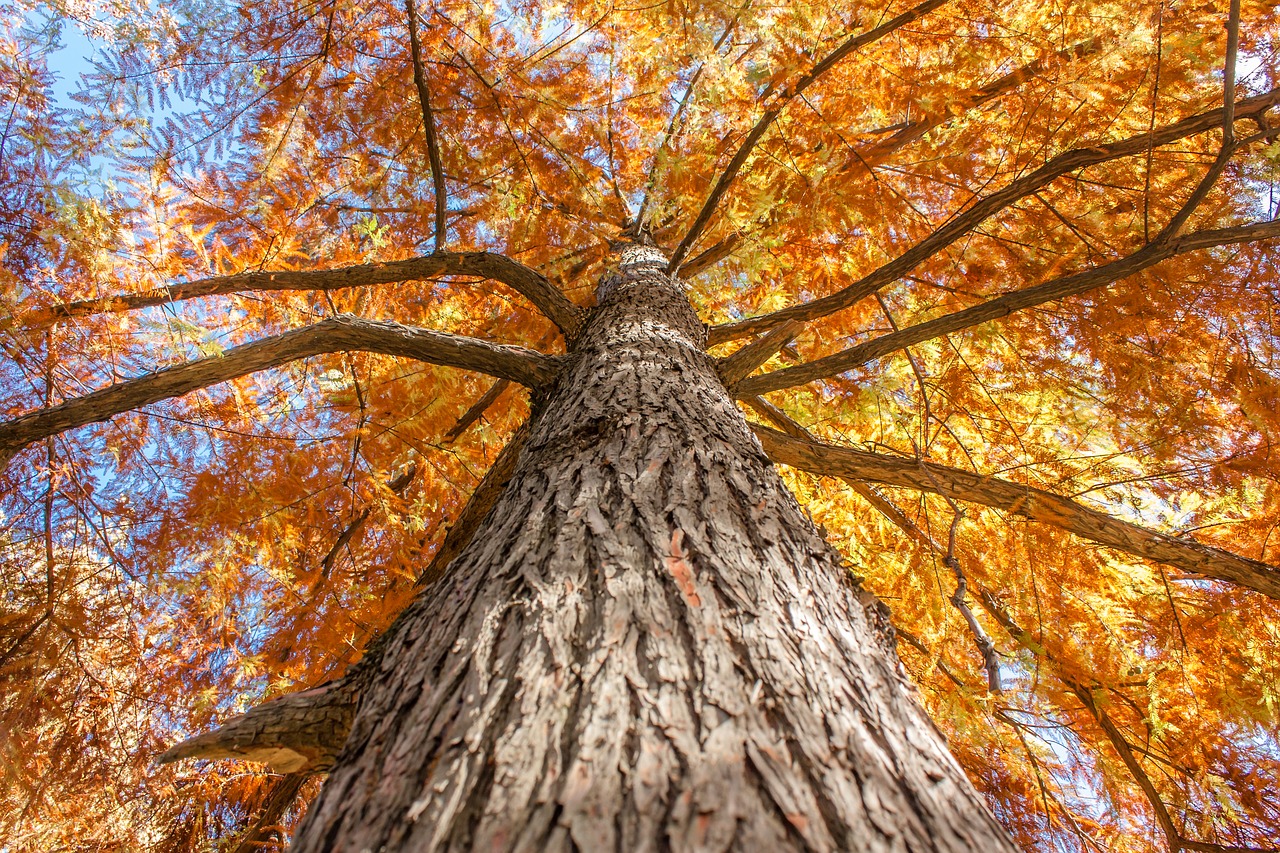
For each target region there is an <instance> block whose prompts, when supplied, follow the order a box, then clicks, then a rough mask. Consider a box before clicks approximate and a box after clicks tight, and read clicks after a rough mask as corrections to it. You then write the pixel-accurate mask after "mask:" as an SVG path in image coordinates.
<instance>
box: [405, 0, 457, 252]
mask: <svg viewBox="0 0 1280 853" xmlns="http://www.w3.org/2000/svg"><path fill="white" fill-rule="evenodd" d="M404 10H405V14H406V15H407V17H408V18H409V53H410V56H411V57H412V59H413V85H414V86H416V87H417V89H418V102H419V103H420V104H421V105H422V127H423V130H425V131H426V134H427V159H428V160H430V161H431V181H432V183H433V184H434V185H435V196H436V233H435V245H436V251H437V252H439V251H441V250H442V249H444V240H445V232H446V231H447V230H448V224H447V220H446V219H445V202H446V196H445V188H444V164H443V163H442V162H441V160H440V144H439V142H438V141H437V140H436V123H435V118H434V116H432V114H431V92H430V91H429V90H428V89H427V75H426V72H424V71H423V68H422V44H421V43H420V42H419V41H418V10H417V9H415V8H414V5H413V0H404Z"/></svg>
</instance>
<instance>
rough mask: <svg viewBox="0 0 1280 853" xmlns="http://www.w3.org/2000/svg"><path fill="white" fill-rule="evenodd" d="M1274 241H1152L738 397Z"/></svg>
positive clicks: (759, 384)
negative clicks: (1175, 262) (1219, 249)
mask: <svg viewBox="0 0 1280 853" xmlns="http://www.w3.org/2000/svg"><path fill="white" fill-rule="evenodd" d="M1274 237H1280V220H1277V221H1272V222H1262V223H1257V224H1254V225H1242V226H1240V227H1237V228H1221V229H1215V230H1211V231H1196V232H1194V233H1192V234H1185V235H1183V236H1181V237H1175V238H1172V239H1170V240H1168V241H1166V242H1163V243H1148V244H1147V245H1146V246H1144V247H1143V248H1141V249H1139V250H1138V251H1136V252H1134V253H1133V254H1131V255H1128V256H1127V257H1124V258H1120V259H1119V260H1115V261H1112V262H1110V263H1107V264H1103V265H1101V266H1098V267H1094V268H1093V269H1089V270H1085V271H1083V272H1078V273H1075V274H1073V275H1068V276H1063V277H1062V278H1056V279H1054V280H1052V281H1048V282H1045V283H1044V284H1038V285H1035V286H1034V287H1029V288H1027V289H1025V290H1017V291H1014V292H1012V293H1006V294H1005V295H1003V296H998V297H996V298H994V299H989V300H987V301H986V302H983V303H980V304H978V305H975V306H973V307H972V308H966V309H964V310H963V311H957V312H955V313H953V314H947V315H945V316H943V317H938V318H936V319H934V320H929V321H928V322H925V323H920V324H917V325H915V326H908V327H907V328H905V329H903V330H902V331H900V332H894V333H893V334H888V335H882V336H880V337H878V338H874V339H872V340H870V341H867V342H866V343H862V344H858V345H856V346H852V347H850V348H848V349H846V350H842V351H840V352H837V353H834V354H832V355H829V356H825V357H824V358H819V359H815V360H814V361H811V362H808V363H807V364H799V365H796V366H795V367H787V368H784V369H782V370H775V371H773V372H772V373H765V374H763V375H761V376H752V377H750V378H748V379H744V380H743V381H742V382H740V383H739V384H738V387H737V388H736V389H735V390H736V392H737V393H738V394H739V395H747V394H765V393H768V392H770V391H777V390H779V389H782V388H791V387H793V386H796V385H803V384H804V383H806V382H812V381H813V380H815V379H822V378H823V377H827V376H834V375H836V374H838V373H843V372H845V371H846V370H852V369H853V368H855V367H859V366H860V365H863V364H866V363H867V362H869V361H872V360H874V359H877V358H881V357H882V356H885V355H888V354H889V353H892V352H897V351H898V350H900V349H902V348H904V347H909V346H912V345H913V344H918V343H922V342H924V341H928V340H932V339H933V338H937V337H940V336H942V335H946V334H950V333H952V332H958V331H961V330H963V329H967V328H969V327H971V326H976V325H978V324H980V323H986V322H989V321H991V320H997V319H1000V318H1001V317H1007V316H1008V315H1010V314H1012V313H1013V312H1015V311H1021V310H1024V309H1026V308H1031V307H1034V306H1036V305H1043V304H1045V303H1046V302H1056V301H1058V300H1061V299H1065V298H1067V297H1069V296H1078V295H1080V294H1082V293H1085V292H1087V291H1090V290H1093V289H1095V288H1099V287H1105V286H1106V285H1109V284H1112V283H1114V282H1116V281H1119V280H1120V279H1122V278H1125V277H1126V276H1130V275H1133V274H1134V273H1137V272H1140V271H1142V270H1144V269H1147V268H1148V267H1151V266H1154V265H1155V264H1158V263H1160V262H1161V261H1163V260H1167V259H1168V258H1171V257H1173V256H1175V255H1181V254H1185V253H1187V252H1195V251H1200V250H1201V249H1208V248H1213V247H1215V246H1228V245H1232V244H1237V243H1250V242H1254V241H1256V240H1266V239H1270V238H1274Z"/></svg>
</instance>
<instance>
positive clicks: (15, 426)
mask: <svg viewBox="0 0 1280 853" xmlns="http://www.w3.org/2000/svg"><path fill="white" fill-rule="evenodd" d="M344 351H363V352H376V353H382V354H383V355H395V356H405V357H408V358H416V359H418V360H419V361H428V362H431V363H433V364H442V365H445V366H447V367H461V368H466V369H470V370H475V371H478V372H480V373H487V374H489V375H490V376H497V377H500V378H503V379H511V380H514V381H516V382H520V383H523V384H525V385H529V386H530V387H537V386H539V385H542V384H544V383H546V382H547V381H549V380H550V379H551V377H552V376H554V375H555V373H556V370H557V366H556V359H555V358H554V357H553V356H547V355H543V354H542V353H538V352H534V351H532V350H527V349H524V348H523V347H517V346H508V345H505V344H495V343H491V342H489V341H482V340H478V339H476V338H467V337H462V336H460V335H450V334H448V333H446V332H436V331H432V330H430V329H419V328H415V327H412V326H402V325H401V324H399V323H381V322H377V321H374V320H364V319H361V318H359V317H350V316H345V315H344V316H340V317H331V318H330V319H328V320H322V321H320V322H319V323H315V324H313V325H310V326H305V327H303V328H301V329H294V330H292V331H289V332H284V333H283V334H279V335H275V336H273V337H270V338H266V339H264V340H260V341H254V342H252V343H248V344H243V345H241V346H238V347H233V348H231V349H229V350H227V351H226V352H225V353H223V354H222V355H218V356H212V357H210V358H202V359H199V360H197V361H191V362H187V363H186V364H179V365H176V366H174V367H169V368H165V369H164V370H157V371H156V372H155V373H149V374H147V375H146V376H140V377H138V378H137V379H131V380H129V381H127V382H121V383H120V384H118V385H112V386H111V387H109V388H103V389H102V390H101V391H94V392H93V393H92V394H86V395H85V396H83V397H77V398H76V399H74V400H68V401H67V402H65V403H62V404H61V405H58V406H52V407H50V408H48V409H41V410H39V411H36V412H32V413H30V414H27V415H23V416H21V417H18V418H14V419H13V420H11V421H8V422H6V423H3V424H0V466H3V465H5V464H7V462H8V460H9V459H10V458H12V457H13V455H14V454H15V453H17V452H18V451H19V450H21V449H22V448H24V447H26V446H27V445H28V444H31V443H32V442H34V441H39V440H40V439H42V438H47V437H48V436H51V435H57V434H58V433H60V432H65V431H66V430H69V429H75V428H76V427H81V426H84V425H85V424H91V423H96V422H98V421H105V420H109V419H110V418H113V417H115V416H116V415H118V414H121V413H123V412H127V411H130V410H132V409H137V408H139V407H141V406H146V405H149V404H151V403H155V402H158V401H160V400H168V399H171V398H173V397H178V396H181V395H182V394H187V393H189V392H191V391H195V390H196V389H198V388H207V387H209V386H210V385H216V384H217V383H219V382H226V381H227V380H229V379H235V378H237V377H240V376H245V375H247V374H249V373H253V372H255V371H258V370H265V369H267V368H270V367H276V366H279V365H281V364H285V363H287V362H290V361H296V360H298V359H300V358H307V357H309V356H313V355H320V354H321V353H329V352H344Z"/></svg>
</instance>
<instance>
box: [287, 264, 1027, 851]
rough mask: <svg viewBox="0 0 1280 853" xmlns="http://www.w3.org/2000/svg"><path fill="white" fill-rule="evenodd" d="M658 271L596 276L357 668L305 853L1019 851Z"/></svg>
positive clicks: (299, 841)
mask: <svg viewBox="0 0 1280 853" xmlns="http://www.w3.org/2000/svg"><path fill="white" fill-rule="evenodd" d="M665 266H666V259H665V258H662V257H661V256H660V255H658V254H657V253H655V252H652V251H650V250H643V249H634V250H631V252H630V253H629V254H628V255H627V256H626V257H625V262H624V263H623V265H622V267H621V269H620V272H619V273H618V274H617V275H616V276H612V277H610V278H609V279H608V280H607V281H606V282H605V283H604V285H602V288H601V304H600V306H599V308H597V309H596V310H595V311H594V312H593V313H592V315H591V317H590V318H589V320H588V321H587V324H586V326H585V328H584V331H583V332H582V334H581V336H580V337H579V338H578V340H577V342H576V344H575V346H574V348H573V350H572V351H571V353H570V355H569V357H568V359H567V362H566V367H565V370H564V371H563V373H562V374H561V376H560V378H559V380H558V381H557V383H556V384H555V385H554V386H553V388H552V389H551V390H550V392H549V393H548V394H547V395H546V396H545V398H544V399H541V400H538V401H537V405H536V407H535V415H534V419H533V422H532V425H531V433H530V437H529V439H528V441H527V443H526V444H525V446H524V449H523V451H522V453H521V454H520V457H519V460H518V462H517V464H516V468H515V471H514V473H513V474H512V476H511V479H510V482H509V483H508V485H507V488H506V490H505V491H504V493H503V494H502V496H501V498H500V499H499V500H498V503H497V505H496V506H495V507H494V509H493V510H492V511H491V512H490V514H489V516H488V517H487V519H486V520H485V522H484V524H483V525H482V526H481V528H480V530H479V531H478V532H477V534H476V536H475V537H474V538H473V539H472V540H471V542H470V544H469V545H468V546H467V547H466V548H465V549H464V550H463V551H462V553H461V554H460V555H459V557H458V558H457V559H456V560H455V561H454V563H453V564H452V565H451V567H450V570H449V572H448V573H447V575H446V576H445V577H444V578H443V579H442V580H441V581H440V582H438V583H437V584H435V585H434V586H432V587H430V588H429V589H427V590H425V591H424V593H423V594H422V595H421V596H420V597H419V599H418V600H417V601H416V602H415V603H414V604H413V605H411V606H410V607H409V608H408V609H407V610H406V612H405V613H404V614H403V615H402V616H401V618H400V619H399V620H398V621H397V623H396V624H395V625H394V626H393V627H392V629H391V630H390V631H388V633H387V634H386V635H385V636H384V639H383V640H382V641H381V642H380V643H379V645H378V648H377V649H374V650H371V651H370V653H369V654H368V655H367V656H366V658H365V660H364V661H363V662H362V664H361V665H360V666H359V667H358V668H357V669H356V671H355V672H353V673H352V674H351V676H350V677H351V678H352V679H354V680H355V681H356V682H357V683H358V684H359V689H360V691H361V699H360V704H359V708H358V711H357V713H356V717H355V722H354V724H353V727H352V731H351V735H350V738H349V739H348V741H347V743H346V746H345V747H344V749H343V752H342V753H341V754H340V755H339V757H338V759H337V762H336V764H335V767H334V769H333V771H332V773H331V775H330V778H329V780H328V782H327V784H326V786H325V788H324V790H323V792H322V793H321V795H320V797H319V798H318V800H317V801H316V802H315V803H314V804H313V805H312V806H311V808H310V809H309V811H308V815H307V818H306V820H305V822H304V824H303V826H302V827H301V828H300V830H299V833H298V836H297V838H296V840H295V843H294V849H295V850H298V851H320V850H325V851H328V850H336V851H352V852H353V853H355V851H363V850H369V851H379V850H386V851H393V850H394V851H401V850H413V851H418V850H486V851H487V850H537V851H542V850H548V851H559V850H587V851H604V850H626V851H632V850H637V851H638V850H752V851H754V850H937V851H951V850H955V851H959V850H964V851H972V850H983V851H1009V850H1012V849H1013V847H1012V844H1011V843H1010V842H1009V841H1008V840H1007V837H1006V836H1005V834H1004V832H1003V830H1002V829H1001V828H1000V827H999V826H998V825H997V824H996V823H995V821H994V820H993V819H992V818H991V816H990V815H989V814H988V813H987V811H986V810H985V808H984V807H983V805H982V803H981V801H980V799H979V798H978V796H977V794H976V793H975V792H974V791H973V789H972V788H971V787H970V785H969V783H968V781H967V780H966V778H965V777H964V775H963V773H962V772H961V770H960V769H959V767H958V766H957V765H956V763H955V762H954V760H953V759H952V758H951V756H950V755H949V754H948V753H947V751H946V747H945V744H944V742H943V739H942V737H941V736H940V734H939V733H938V732H937V730H936V729H935V728H934V726H933V725H932V723H931V722H930V721H929V719H928V717H927V716H926V715H925V714H924V712H923V711H922V710H921V709H920V707H919V706H918V705H917V704H916V703H915V701H914V700H913V698H912V695H913V692H912V689H911V688H910V686H909V685H908V683H907V681H906V677H905V675H904V673H903V671H902V669H901V667H900V665H899V664H898V662H897V658H896V656H895V653H894V639H893V634H892V630H891V628H890V627H889V625H888V620H887V618H886V614H885V611H884V609H883V607H882V605H880V604H879V603H878V602H876V601H875V600H874V598H872V597H871V596H870V595H868V594H867V593H865V592H862V591H861V590H859V589H858V587H857V586H856V584H855V583H854V582H853V580H852V576H851V575H850V573H849V572H848V571H847V569H845V568H844V567H843V566H842V565H841V561H840V558H839V556H838V555H837V554H836V553H835V552H833V551H832V549H831V548H830V547H829V546H828V545H827V544H826V543H825V542H824V541H823V540H822V539H821V537H820V536H819V535H818V533H817V532H816V530H815V529H814V527H813V525H812V523H811V522H810V521H809V520H808V519H807V517H806V516H805V514H804V513H803V512H802V510H801V509H800V507H799V506H798V505H797V503H796V501H795V500H794V498H793V497H792V496H791V495H790V494H789V493H788V492H787V491H786V489H785V487H784V486H783V485H782V483H781V481H780V480H779V478H778V477H777V475H776V473H775V472H774V470H773V468H772V466H771V465H770V464H769V462H768V459H767V457H765V455H764V453H763V452H762V450H761V448H760V446H759V444H758V443H757V441H756V440H755V438H754V437H753V436H752V433H751V430H750V427H749V426H748V424H747V423H746V421H745V419H744V418H743V417H742V415H741V413H740V412H739V410H738V409H737V407H736V406H735V405H734V404H733V402H732V400H731V399H730V397H729V395H728V393H727V392H726V391H725V389H724V386H723V385H722V384H721V383H720V381H719V379H718V377H717V375H716V370H715V364H714V362H713V361H712V360H711V359H710V358H709V357H707V356H706V354H705V353H704V352H703V346H704V343H705V341H704V337H705V331H704V327H703V326H702V324H701V323H700V322H699V321H698V318H697V316H696V315H695V314H694V312H693V311H692V309H691V308H690V307H689V304H688V301H687V300H686V298H685V296H684V294H683V291H682V290H681V289H680V288H679V287H678V285H676V284H674V283H673V282H672V281H671V280H670V279H668V278H667V277H666V275H665V274H664V273H663V269H664V268H665Z"/></svg>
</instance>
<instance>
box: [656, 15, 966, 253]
mask: <svg viewBox="0 0 1280 853" xmlns="http://www.w3.org/2000/svg"><path fill="white" fill-rule="evenodd" d="M947 2H949V0H925V2H923V3H921V4H919V5H918V6H916V7H914V8H912V9H908V10H907V11H906V12H903V13H902V14H901V15H898V16H897V17H896V18H893V19H892V20H890V21H886V22H885V23H883V24H881V25H880V26H878V27H876V28H875V29H872V30H868V31H867V32H865V33H860V34H858V35H855V36H852V37H850V38H849V39H847V40H846V41H845V42H844V43H843V44H841V45H840V46H839V47H837V48H836V49H835V50H833V51H831V53H829V54H827V55H826V56H825V57H823V59H822V60H821V61H820V62H818V63H817V64H816V65H814V66H813V68H811V69H810V70H809V72H808V73H807V74H805V75H804V76H803V77H801V78H800V79H799V80H797V81H796V82H795V83H794V84H793V85H791V86H789V87H786V88H784V89H782V90H781V91H780V92H779V93H778V95H777V98H776V100H775V101H774V104H773V106H771V107H769V108H768V109H766V110H765V111H764V114H763V115H761V116H760V118H759V120H757V121H756V124H755V127H753V128H751V130H750V131H748V133H747V136H746V139H744V140H743V141H742V144H741V145H740V146H738V150H737V152H736V153H735V154H734V155H733V158H732V159H731V160H730V161H729V165H727V166H725V168H724V171H723V172H721V173H720V177H719V178H718V179H717V180H716V184H715V186H714V187H713V188H712V190H711V193H710V194H709V195H708V196H707V200H706V201H705V202H704V203H703V205H702V210H700V211H698V216H697V218H695V219H694V220H693V224H692V225H690V226H689V230H688V232H686V233H685V235H684V239H682V240H681V241H680V245H678V246H676V249H675V251H674V252H672V253H671V263H670V266H669V267H668V271H669V272H672V273H674V272H677V271H678V270H679V269H680V263H681V261H683V260H684V257H685V255H687V254H688V253H689V250H690V249H691V248H693V245H694V243H696V242H697V241H698V238H699V237H701V236H702V232H703V231H704V230H705V229H706V227H707V224H708V223H709V222H710V221H711V217H712V216H713V215H715V212H716V207H717V206H719V204H720V199H721V198H723V197H724V194H725V193H726V192H728V190H729V185H730V184H732V183H733V181H734V179H735V178H737V176H738V173H739V172H740V171H741V170H742V167H743V166H745V165H746V162H747V159H748V158H749V157H750V156H751V152H752V151H753V150H754V149H755V147H756V144H757V143H759V142H760V140H761V139H762V138H763V137H764V134H765V132H766V131H767V130H768V129H769V128H770V127H771V126H772V125H773V122H774V120H775V119H777V117H778V116H779V115H781V113H782V109H783V107H785V106H786V105H787V104H788V103H789V102H790V101H791V100H792V99H793V98H796V97H798V96H799V95H800V94H801V93H803V92H804V90H805V89H807V88H809V86H811V85H813V83H814V82H816V81H817V80H818V78H820V77H821V76H822V75H823V74H825V73H827V72H828V71H830V70H831V69H832V68H833V67H834V66H835V65H836V63H838V62H839V61H840V60H841V59H844V58H845V57H846V56H848V55H849V54H850V53H853V52H854V51H855V50H857V49H858V48H860V47H865V46H866V45H868V44H871V43H872V42H875V41H878V40H879V39H881V38H883V37H885V36H887V35H889V34H890V33H892V32H894V31H895V30H897V29H899V28H901V27H904V26H906V25H907V24H909V23H911V22H913V21H915V20H917V19H918V18H920V17H922V16H924V15H926V14H928V13H929V12H932V11H933V10H934V9H937V8H938V7H939V6H943V5H945V4H946V3H947Z"/></svg>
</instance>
